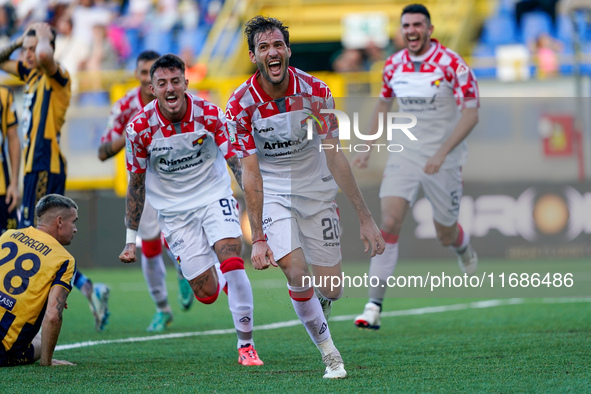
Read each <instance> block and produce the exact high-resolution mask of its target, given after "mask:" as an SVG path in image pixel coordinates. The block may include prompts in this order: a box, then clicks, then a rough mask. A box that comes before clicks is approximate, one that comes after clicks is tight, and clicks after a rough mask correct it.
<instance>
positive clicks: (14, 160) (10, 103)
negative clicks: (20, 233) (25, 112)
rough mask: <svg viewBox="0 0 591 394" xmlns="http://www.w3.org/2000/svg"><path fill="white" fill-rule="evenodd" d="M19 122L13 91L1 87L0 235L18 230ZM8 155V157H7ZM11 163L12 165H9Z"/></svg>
mask: <svg viewBox="0 0 591 394" xmlns="http://www.w3.org/2000/svg"><path fill="white" fill-rule="evenodd" d="M17 126H18V121H17V117H16V109H15V105H14V96H13V94H12V91H11V90H10V89H9V88H7V87H5V86H0V128H1V129H2V135H1V138H2V142H1V143H0V161H1V162H2V169H1V170H0V234H2V233H4V232H5V231H6V230H9V229H16V228H17V224H18V218H17V216H16V205H17V204H18V200H19V198H20V193H19V190H18V174H19V171H20V166H21V163H20V162H21V143H20V140H19V137H18V131H17ZM6 153H8V157H6ZM9 163H10V165H9Z"/></svg>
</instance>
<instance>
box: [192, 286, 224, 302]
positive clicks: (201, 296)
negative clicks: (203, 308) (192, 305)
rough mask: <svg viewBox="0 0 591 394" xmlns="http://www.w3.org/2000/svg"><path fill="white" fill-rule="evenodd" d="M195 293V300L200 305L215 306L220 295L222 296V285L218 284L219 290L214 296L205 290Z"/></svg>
mask: <svg viewBox="0 0 591 394" xmlns="http://www.w3.org/2000/svg"><path fill="white" fill-rule="evenodd" d="M193 291H194V290H193ZM194 293H195V298H196V299H197V301H199V302H200V303H202V304H205V305H209V304H213V303H214V302H215V301H216V300H217V299H218V295H219V294H220V284H219V283H218V285H217V289H216V291H215V292H214V293H213V294H211V293H208V292H207V291H205V290H203V289H202V290H201V291H199V292H195V291H194Z"/></svg>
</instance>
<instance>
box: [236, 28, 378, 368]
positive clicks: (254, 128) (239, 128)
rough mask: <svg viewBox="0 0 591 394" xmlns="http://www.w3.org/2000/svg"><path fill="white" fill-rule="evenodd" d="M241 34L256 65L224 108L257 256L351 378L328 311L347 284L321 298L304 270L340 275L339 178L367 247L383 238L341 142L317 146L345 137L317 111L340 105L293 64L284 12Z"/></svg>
mask: <svg viewBox="0 0 591 394" xmlns="http://www.w3.org/2000/svg"><path fill="white" fill-rule="evenodd" d="M245 34H246V37H247V40H248V49H249V55H250V59H251V61H252V62H253V63H255V64H256V65H257V67H258V71H257V72H256V73H255V74H254V75H253V76H252V77H250V78H249V79H248V80H247V81H246V82H245V83H243V84H242V85H241V86H240V87H239V88H238V89H237V90H236V91H235V92H234V94H233V95H232V97H231V98H230V100H229V101H228V104H227V108H226V116H227V117H228V118H229V125H230V129H231V132H232V133H235V137H233V138H235V140H236V142H235V144H234V145H235V147H236V148H237V150H238V151H239V154H240V156H241V162H242V169H243V181H244V184H243V185H244V195H245V200H246V207H247V211H248V215H249V220H250V225H251V229H252V238H253V240H254V241H253V249H252V263H253V266H254V267H255V268H256V269H265V268H268V267H269V266H270V265H274V266H277V265H278V266H279V267H281V269H282V270H283V272H284V274H285V276H286V277H287V282H288V289H289V295H290V297H291V301H292V305H293V307H294V309H295V311H296V314H297V315H298V317H299V318H300V320H301V322H302V323H303V324H304V326H305V328H306V330H307V331H308V334H309V335H310V338H311V339H312V341H313V342H314V344H316V346H317V347H318V349H319V350H320V353H321V355H322V358H323V361H324V363H325V365H326V370H325V374H324V377H325V378H345V377H346V376H347V372H346V371H345V367H344V363H343V360H342V358H341V355H340V353H339V351H338V350H337V348H336V347H335V345H334V343H333V341H332V339H331V335H330V330H329V328H328V324H327V321H326V320H327V316H328V313H329V310H328V308H329V307H330V302H331V301H334V300H337V299H339V298H340V297H341V294H342V287H339V288H334V289H328V288H319V289H318V290H319V293H320V294H319V296H320V297H321V298H322V301H323V304H324V305H321V302H320V301H319V299H318V298H317V297H315V296H314V288H312V286H311V284H310V281H309V280H308V281H305V280H304V278H305V277H308V278H310V271H309V268H308V264H307V263H310V264H311V266H312V273H313V274H314V275H315V276H318V277H324V278H326V277H332V276H339V277H340V276H341V249H340V238H339V216H338V211H337V206H336V204H335V202H334V201H333V200H334V198H335V196H336V193H337V191H338V187H339V186H340V187H341V189H342V190H343V191H344V192H345V194H346V195H347V197H348V198H349V199H350V200H351V202H352V203H353V205H354V207H355V210H356V211H357V214H358V215H359V221H360V226H361V239H362V240H363V242H364V244H365V249H366V251H368V250H369V249H370V248H371V249H372V256H373V255H375V254H376V253H381V251H382V250H383V247H384V241H383V240H382V238H381V236H380V233H379V230H378V228H377V226H376V224H375V223H374V221H373V219H372V217H371V214H370V212H369V210H368V209H367V207H366V206H365V203H364V202H363V198H362V196H361V193H360V192H359V189H358V188H357V184H356V183H355V179H354V178H353V175H352V173H351V168H350V167H349V163H348V162H347V159H346V158H345V156H344V155H343V154H342V152H337V150H336V149H331V150H326V151H325V153H326V154H324V153H320V152H319V149H318V147H319V144H320V141H321V140H323V142H324V143H325V144H327V145H328V144H332V146H335V147H336V146H340V145H339V140H338V128H337V124H336V119H334V118H333V117H325V115H320V112H319V111H320V109H322V108H334V101H333V99H332V96H331V93H330V90H329V88H328V86H326V84H324V82H322V81H321V80H319V79H317V78H315V77H313V76H311V75H309V74H306V73H304V72H303V71H301V70H298V69H296V68H293V67H289V58H290V56H291V50H290V47H289V32H288V30H287V27H286V26H284V25H283V23H282V22H280V21H278V20H276V19H273V18H265V17H262V16H257V17H255V18H253V19H251V20H250V21H248V22H247V23H246V28H245ZM313 117H315V118H316V119H319V118H322V120H323V122H321V123H322V124H323V127H322V128H320V127H316V126H318V125H317V124H316V123H315V122H312V123H313V125H314V127H315V133H314V137H313V139H312V140H308V139H307V137H306V132H307V127H308V126H307V125H308V123H309V122H308V119H312V118H313ZM335 181H336V182H335ZM323 306H324V308H325V311H326V316H325V314H324V313H323Z"/></svg>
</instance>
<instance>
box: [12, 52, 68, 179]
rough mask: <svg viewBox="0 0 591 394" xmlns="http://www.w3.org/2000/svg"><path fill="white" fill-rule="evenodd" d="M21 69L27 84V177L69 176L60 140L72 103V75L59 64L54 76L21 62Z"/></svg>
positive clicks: (23, 117)
mask: <svg viewBox="0 0 591 394" xmlns="http://www.w3.org/2000/svg"><path fill="white" fill-rule="evenodd" d="M17 70H18V74H19V77H20V79H21V80H22V81H24V82H25V83H26V85H25V90H24V96H23V101H24V109H23V113H22V115H21V122H20V127H21V133H20V134H21V136H23V135H24V136H25V150H24V157H25V174H28V173H30V172H33V171H49V172H50V173H52V174H65V172H66V160H65V158H64V156H63V155H62V153H61V151H60V147H59V139H60V131H61V127H62V125H63V124H64V122H65V120H66V111H67V109H68V106H69V104H70V95H71V90H70V84H71V79H70V75H69V74H68V72H67V71H66V70H65V69H64V68H63V67H62V66H61V65H59V64H58V70H57V72H56V73H55V74H54V75H52V76H49V75H46V74H44V73H43V72H41V71H39V70H38V69H30V68H27V66H25V64H24V63H23V62H22V61H19V62H18V66H17Z"/></svg>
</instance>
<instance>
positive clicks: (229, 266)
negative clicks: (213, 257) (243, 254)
mask: <svg viewBox="0 0 591 394" xmlns="http://www.w3.org/2000/svg"><path fill="white" fill-rule="evenodd" d="M243 269H244V260H242V259H241V258H240V257H230V258H229V259H226V260H224V261H222V262H221V263H220V271H222V273H223V274H225V273H226V272H230V271H235V270H243Z"/></svg>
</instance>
